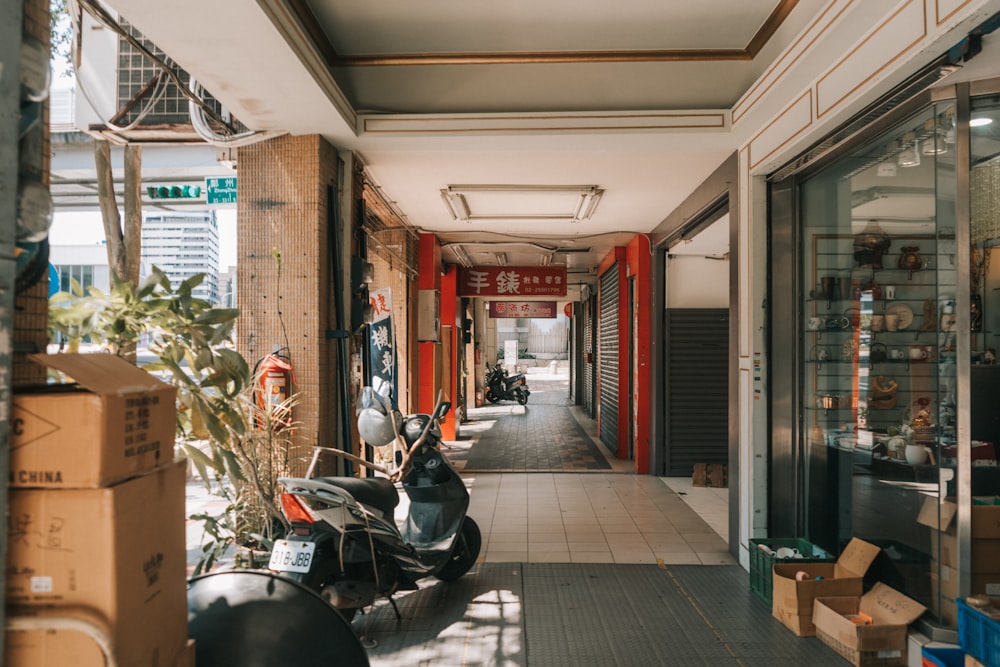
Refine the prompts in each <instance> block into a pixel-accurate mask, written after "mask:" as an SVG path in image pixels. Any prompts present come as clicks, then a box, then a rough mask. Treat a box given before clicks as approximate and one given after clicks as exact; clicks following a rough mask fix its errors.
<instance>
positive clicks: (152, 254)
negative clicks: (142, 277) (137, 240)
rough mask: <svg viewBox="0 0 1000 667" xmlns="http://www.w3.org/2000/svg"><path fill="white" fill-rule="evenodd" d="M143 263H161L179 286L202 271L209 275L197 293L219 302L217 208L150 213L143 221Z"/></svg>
mask: <svg viewBox="0 0 1000 667" xmlns="http://www.w3.org/2000/svg"><path fill="white" fill-rule="evenodd" d="M142 263H143V268H144V269H145V270H146V272H148V269H149V267H152V266H154V265H155V266H158V267H159V268H160V269H161V270H162V271H163V272H165V273H166V274H167V275H168V276H170V284H171V285H172V286H174V287H175V288H176V287H177V286H178V285H180V284H181V283H182V282H184V281H185V280H187V279H188V278H190V277H191V276H194V275H195V274H198V273H204V274H205V279H204V281H202V283H201V285H199V286H198V287H197V288H195V290H194V296H195V297H197V298H199V299H205V300H206V301H208V302H210V303H219V301H220V297H221V294H220V291H219V225H218V222H217V221H216V219H215V211H191V212H171V213H163V214H158V215H147V216H146V217H145V218H144V220H143V223H142Z"/></svg>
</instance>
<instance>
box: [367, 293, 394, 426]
mask: <svg viewBox="0 0 1000 667" xmlns="http://www.w3.org/2000/svg"><path fill="white" fill-rule="evenodd" d="M368 301H369V303H370V304H371V307H372V308H373V309H374V310H375V317H374V319H373V320H372V323H371V325H369V327H368V360H369V361H368V363H369V371H370V375H371V386H372V387H374V388H375V389H376V391H378V390H379V387H380V385H381V383H383V382H388V383H389V386H390V387H392V395H391V397H392V405H393V407H395V406H396V337H395V330H394V328H393V326H392V290H390V289H389V288H384V289H380V290H375V291H374V292H371V293H370V294H369V295H368Z"/></svg>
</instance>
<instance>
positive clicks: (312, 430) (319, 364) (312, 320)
mask: <svg viewBox="0 0 1000 667" xmlns="http://www.w3.org/2000/svg"><path fill="white" fill-rule="evenodd" d="M336 175H337V152H336V149H334V147H333V146H331V145H330V144H329V143H327V141H326V140H324V139H323V138H322V137H320V136H318V135H309V136H299V137H292V136H285V137H279V138H277V139H273V140H271V141H266V142H262V143H259V144H255V145H251V146H248V147H245V148H240V149H239V201H238V204H237V215H238V220H239V229H238V239H237V250H238V263H237V267H238V268H237V281H238V286H239V287H238V296H237V307H238V308H239V309H240V311H241V312H242V315H241V317H240V319H239V323H238V325H237V347H238V349H239V351H240V353H242V354H243V355H244V356H245V357H246V359H247V361H248V362H249V363H250V364H251V365H252V364H254V363H255V362H256V361H257V360H258V359H259V358H260V357H262V356H264V355H267V354H270V353H271V352H272V351H273V350H274V348H275V347H276V346H277V347H287V348H288V351H289V353H290V356H291V360H292V364H293V365H294V368H295V371H294V372H295V381H296V388H297V390H298V393H299V403H298V405H297V406H296V408H295V412H294V419H295V420H296V421H298V422H300V423H301V428H299V429H298V433H297V436H298V437H297V438H296V441H297V444H296V450H295V451H293V452H290V454H291V455H292V456H293V457H294V458H296V459H300V460H302V464H301V468H300V469H298V472H302V471H304V470H305V465H306V464H307V463H308V456H309V455H310V454H311V451H310V449H311V447H313V446H314V445H317V444H321V445H326V446H335V443H336V437H337V429H336V425H335V423H334V418H335V415H336V413H337V411H336V405H337V402H336V401H337V391H338V388H337V376H336V348H335V341H334V340H332V339H328V338H327V337H326V332H327V331H328V330H331V329H335V328H336V326H335V323H334V322H335V321H334V319H333V317H334V303H335V302H334V299H333V291H332V289H333V278H332V276H331V271H330V259H329V248H330V236H329V230H328V226H329V223H328V215H327V213H328V211H327V208H328V202H327V187H328V186H329V185H331V184H336ZM275 251H278V252H280V253H281V258H282V265H281V272H280V279H279V272H278V265H277V262H276V261H275V258H274V252H275Z"/></svg>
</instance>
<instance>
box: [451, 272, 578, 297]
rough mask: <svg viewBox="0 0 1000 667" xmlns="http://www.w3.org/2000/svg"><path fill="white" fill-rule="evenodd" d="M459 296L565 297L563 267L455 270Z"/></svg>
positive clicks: (564, 273)
mask: <svg viewBox="0 0 1000 667" xmlns="http://www.w3.org/2000/svg"><path fill="white" fill-rule="evenodd" d="M458 295H459V296H506V297H517V296H566V267H565V266H473V267H471V268H464V267H463V268H459V270H458Z"/></svg>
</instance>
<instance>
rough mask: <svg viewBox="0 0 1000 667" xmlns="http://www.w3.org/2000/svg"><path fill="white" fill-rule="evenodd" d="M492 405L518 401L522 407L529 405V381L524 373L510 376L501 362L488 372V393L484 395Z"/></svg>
mask: <svg viewBox="0 0 1000 667" xmlns="http://www.w3.org/2000/svg"><path fill="white" fill-rule="evenodd" d="M483 395H484V396H485V397H486V400H487V401H489V402H490V403H496V402H498V401H517V402H518V403H520V404H521V405H527V404H528V396H530V395H531V391H529V390H528V379H527V378H526V377H525V375H524V373H516V374H514V375H508V374H507V369H506V368H504V366H503V364H501V363H500V361H499V360H497V362H496V363H495V364H493V368H491V369H490V370H488V371H487V372H486V391H485V392H484V393H483Z"/></svg>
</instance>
